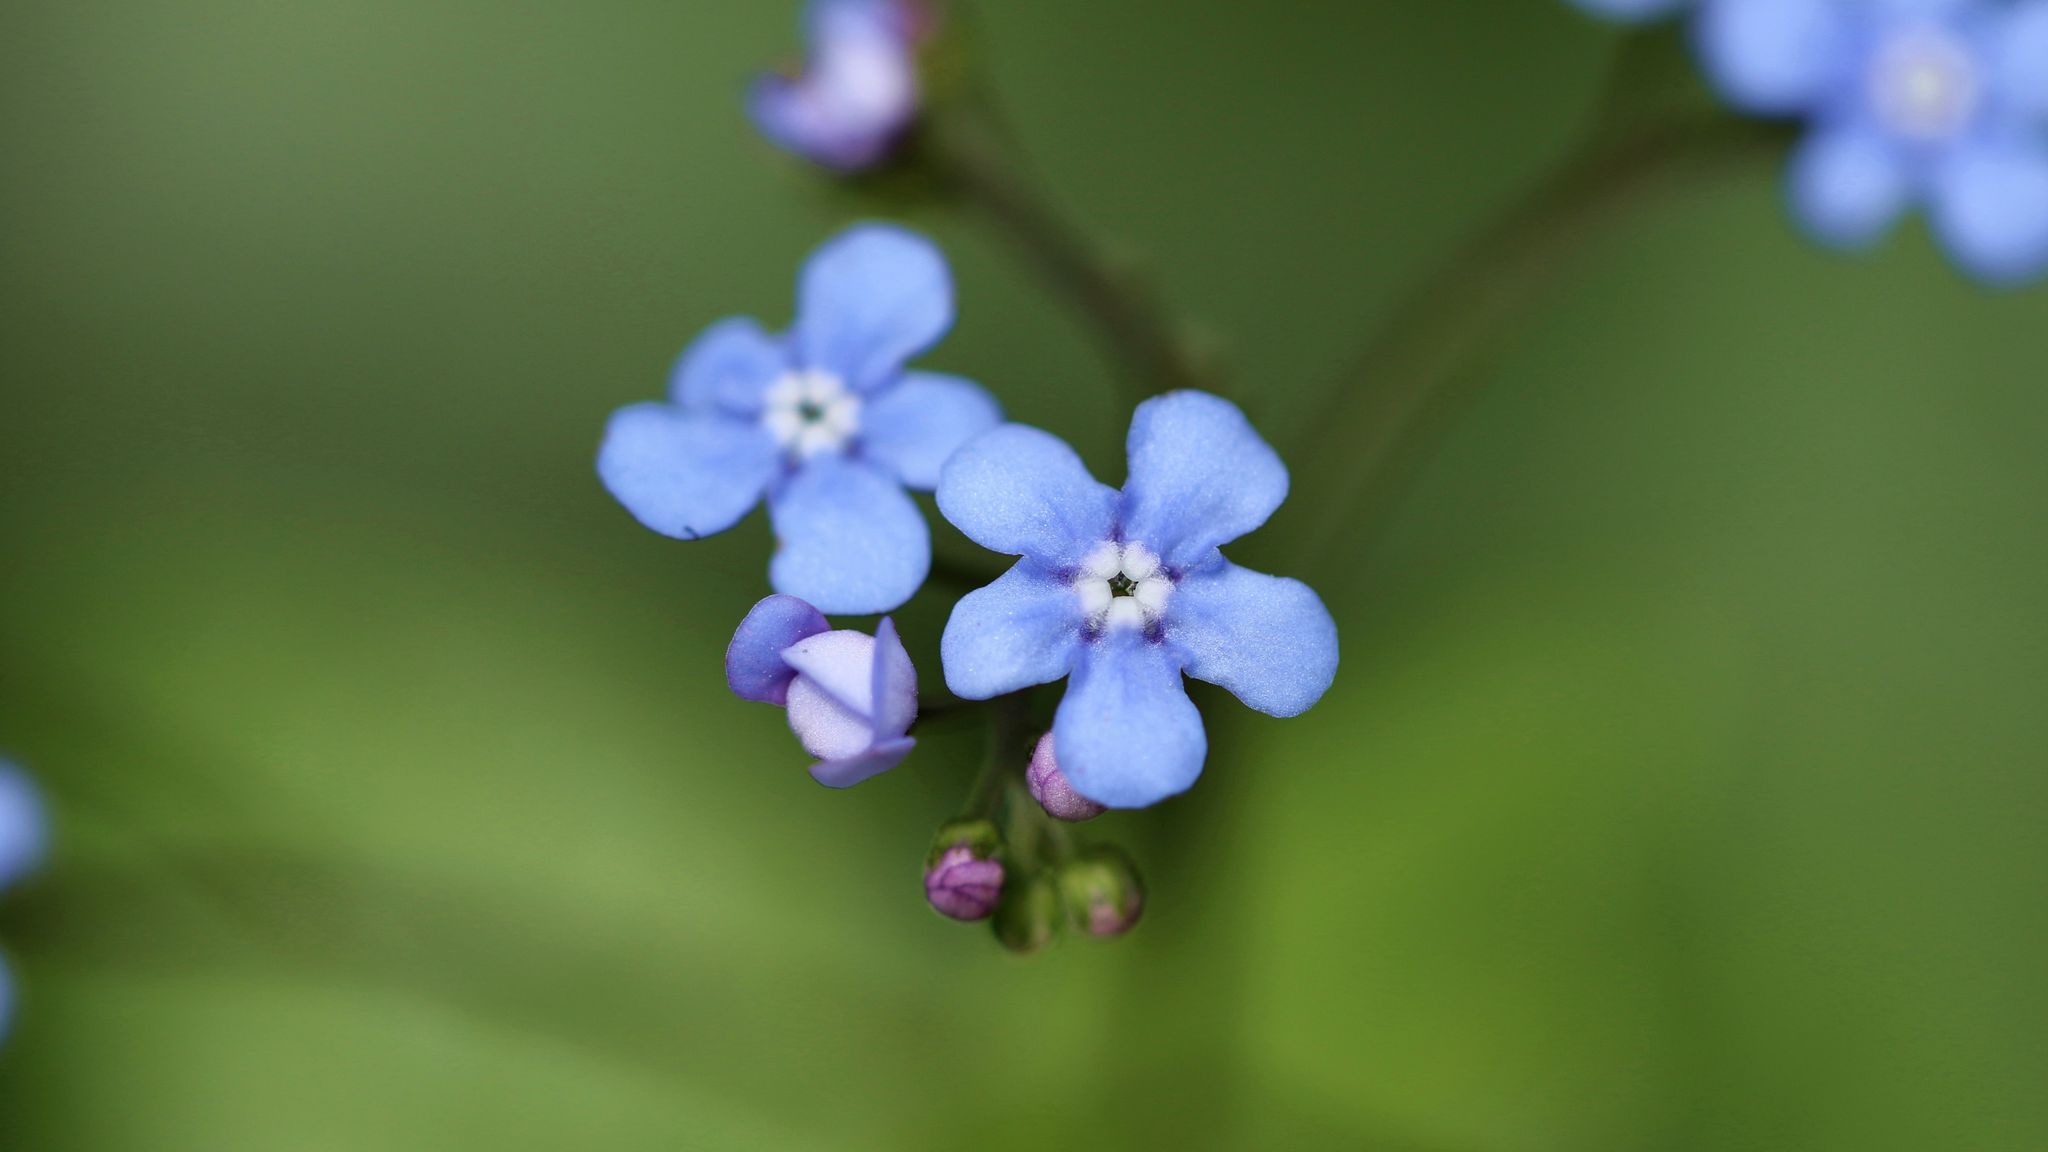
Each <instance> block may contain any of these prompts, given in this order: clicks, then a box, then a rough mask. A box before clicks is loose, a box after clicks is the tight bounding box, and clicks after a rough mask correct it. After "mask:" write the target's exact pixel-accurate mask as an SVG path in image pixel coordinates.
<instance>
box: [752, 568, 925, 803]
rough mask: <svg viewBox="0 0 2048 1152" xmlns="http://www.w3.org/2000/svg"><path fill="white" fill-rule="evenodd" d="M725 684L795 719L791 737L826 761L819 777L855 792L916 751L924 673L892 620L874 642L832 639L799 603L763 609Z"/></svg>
mask: <svg viewBox="0 0 2048 1152" xmlns="http://www.w3.org/2000/svg"><path fill="white" fill-rule="evenodd" d="M725 682H726V684H727V685H729V686H730V687H731V688H732V690H733V692H734V693H735V694H736V695H738V696H739V697H741V698H742V699H746V700H754V701H758V702H760V703H762V704H774V705H776V706H778V707H781V708H785V709H787V710H788V711H789V727H790V731H792V732H794V733H796V737H797V740H798V742H799V743H801V744H802V745H803V746H804V751H806V752H809V753H810V754H811V755H813V756H815V757H817V758H818V762H817V763H816V764H813V765H811V776H812V778H813V779H815V780H817V782H818V783H820V784H824V785H827V786H828V787H832V788H850V787H852V786H853V785H855V784H858V783H860V782H861V781H863V780H866V779H867V778H869V777H870V776H875V775H878V774H880V773H883V772H887V771H888V770H889V769H891V768H894V767H895V766H896V765H898V764H900V763H902V762H903V758H904V757H905V756H908V755H909V754H910V750H911V748H912V747H914V746H915V745H916V744H917V741H916V740H914V739H912V738H911V737H910V736H909V735H907V733H908V732H909V731H910V724H911V722H912V721H914V720H916V719H917V669H916V668H915V667H913V666H912V665H911V663H910V653H909V652H907V651H905V650H904V648H903V641H902V640H901V639H900V638H899V637H898V636H897V635H896V622H895V621H893V620H890V619H889V618H888V617H886V616H885V617H883V618H882V623H881V625H880V626H879V627H877V628H876V629H875V634H874V635H873V636H868V635H865V634H863V633H860V632H854V631H848V630H841V631H837V632H835V631H833V630H832V625H830V624H829V623H827V622H826V620H825V617H824V615H823V614H821V613H820V612H819V611H818V610H817V609H816V608H813V607H812V606H811V605H809V604H806V603H804V602H803V601H802V600H799V599H797V598H796V597H794V596H770V597H768V598H767V599H765V600H763V601H761V602H760V603H759V604H756V605H754V608H753V610H752V611H750V612H748V613H747V618H746V619H745V620H742V621H740V626H739V630H738V631H737V632H734V633H733V637H732V644H731V645H730V646H729V647H727V648H726V650H725Z"/></svg>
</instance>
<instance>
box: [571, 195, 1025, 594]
mask: <svg viewBox="0 0 2048 1152" xmlns="http://www.w3.org/2000/svg"><path fill="white" fill-rule="evenodd" d="M952 324H953V280H952V274H951V272H950V271H949V270H948V269H947V267H946V261H945V257H944V256H942V255H940V253H939V251H938V249H937V248H935V247H934V246H933V245H932V244H931V243H930V242H929V241H927V240H925V239H924V238H922V237H920V236H917V235H914V234H912V233H910V232H906V231H904V230H902V229H900V228H893V227H888V226H885V225H878V224H867V225H858V226H856V227H854V228H851V229H849V230H847V231H846V232H844V233H841V234H840V235H839V236H838V237H836V238H834V239H833V240H830V241H828V242H827V243H826V244H825V245H824V246H823V247H821V248H819V249H818V251H817V252H816V253H815V254H813V255H812V256H811V258H810V261H809V263H808V264H806V265H805V268H804V272H803V276H802V280H801V283H800V285H799V289H798V298H797V319H796V324H795V326H794V327H793V328H792V329H791V330H790V331H789V332H788V333H786V334H782V335H770V334H768V333H767V332H764V331H763V330H762V328H761V326H760V325H759V324H757V323H755V322H754V321H753V320H749V319H738V318H736V319H730V320H724V321H721V322H719V323H718V324H714V325H713V326H712V327H711V328H710V329H709V330H707V331H706V332H705V333H704V334H703V335H702V336H700V337H699V338H698V339H697V341H696V343H694V344H692V345H691V346H690V348H689V350H688V351H686V352H684V353H683V356H682V359H681V360H680V361H679V362H678V363H677V365H676V369H675V375H674V377H673V379H672V380H671V382H670V387H669V401H668V402H667V403H649V404H635V405H632V406H630V407H627V408H622V409H620V410H619V411H618V412H617V413H615V414H614V415H613V416H612V419H611V424H610V426H609V427H608V428H607V429H606V430H605V437H604V444H603V446H602V447H601V448H600V449H599V451H598V459H597V470H598V475H599V476H600V477H601V478H602V479H603V480H604V484H605V487H606V488H608V489H610V490H611V493H612V495H613V496H615V497H617V498H618V500H619V502H620V503H621V504H624V505H625V506H626V508H627V510H628V511H630V512H632V514H633V515H634V516H635V517H636V518H637V519H639V521H640V522H641V523H642V524H645V525H646V526H647V527H649V528H652V529H654V530H655V531H656V532H660V533H662V534H663V535H667V536H674V537H676V538H678V539H683V540H695V539H697V538H699V537H702V536H709V535H711V534H713V533H716V532H723V531H725V530H726V529H727V528H730V527H732V526H733V525H734V524H735V523H738V521H739V519H740V517H742V516H744V515H746V514H747V512H748V510H750V509H751V508H753V506H754V505H755V503H757V502H758V501H760V500H761V499H762V498H763V497H764V496H765V497H766V498H767V501H768V511H769V515H770V517H771V519H772V520H773V522H774V525H775V534H776V537H777V538H778V540H779V542H780V547H779V548H778V549H777V550H776V554H775V558H774V560H773V562H772V563H771V565H770V567H769V582H770V583H771V584H772V585H773V586H774V588H775V590H776V591H778V592H785V593H788V594H790V595H792V596H801V597H802V598H804V599H806V600H809V601H810V602H811V603H813V604H816V605H817V606H818V607H819V608H821V609H823V610H824V611H827V612H834V613H846V614H858V615H866V614H870V613H876V612H887V611H889V610H891V609H893V608H896V607H898V606H899V605H901V604H902V603H903V602H904V601H906V600H908V599H910V597H911V596H912V595H913V594H915V593H916V592H917V589H918V586H919V585H921V584H923V583H924V578H925V575H926V573H927V572H929V570H930V568H931V533H930V530H929V529H928V528H927V527H926V526H925V522H924V517H923V516H922V515H920V514H919V512H918V509H917V505H916V503H915V502H914V501H912V500H911V498H910V496H909V494H908V493H906V492H905V491H904V489H905V487H910V488H916V489H920V490H929V489H930V488H932V487H933V486H934V485H936V484H937V483H938V479H939V466H940V465H941V464H944V463H945V461H946V458H947V457H948V456H950V455H952V453H953V450H954V449H955V448H958V447H959V446H960V445H961V444H963V443H965V442H966V441H967V440H969V439H970V438H972V437H973V436H975V435H976V434H977V433H980V432H982V431H985V430H987V429H988V428H991V427H993V426H994V425H995V424H996V423H998V422H999V421H1000V420H1001V419H1002V412H1001V409H999V408H998V407H997V406H996V402H995V400H994V399H993V398H991V397H990V396H989V394H988V393H987V392H985V391H983V390H982V388H981V387H980V386H979V385H977V384H974V383H971V382H969V381H966V380H962V379H959V378H958V377H954V376H942V375H938V374H935V373H930V372H909V371H905V370H904V364H905V363H906V362H907V361H908V360H909V359H910V358H911V357H913V356H915V355H917V354H918V353H920V352H923V351H924V350H925V349H927V348H930V347H931V346H932V345H933V344H935V343H937V342H938V340H939V337H941V336H943V335H944V334H945V333H946V330H947V329H949V328H950V327H952Z"/></svg>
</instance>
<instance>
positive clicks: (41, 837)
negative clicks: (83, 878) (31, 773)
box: [0, 760, 50, 888]
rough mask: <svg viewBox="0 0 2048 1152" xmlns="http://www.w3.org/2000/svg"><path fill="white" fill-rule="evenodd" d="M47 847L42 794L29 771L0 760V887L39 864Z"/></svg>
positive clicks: (48, 837)
mask: <svg viewBox="0 0 2048 1152" xmlns="http://www.w3.org/2000/svg"><path fill="white" fill-rule="evenodd" d="M49 848H50V825H49V817H48V814H47V813H46V812H44V810H43V800H42V794H41V793H40V792H38V791H37V790H36V786H35V783H34V782H33V781H31V780H30V779H29V778H28V773H26V772H23V771H22V770H21V769H19V768H17V767H15V766H14V765H12V764H10V763H8V762H7V761H5V760H0V888H5V887H7V886H8V885H10V884H13V883H15V882H16V881H18V880H20V879H21V878H22V877H24V876H27V875H28V874H29V873H30V872H33V871H35V870H36V869H37V868H38V867H40V866H41V865H42V863H43V857H44V856H45V855H47V854H48V853H49Z"/></svg>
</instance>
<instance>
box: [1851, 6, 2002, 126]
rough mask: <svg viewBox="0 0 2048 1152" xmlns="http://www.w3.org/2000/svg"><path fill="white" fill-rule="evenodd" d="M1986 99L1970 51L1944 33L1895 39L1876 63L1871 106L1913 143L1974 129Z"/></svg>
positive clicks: (1929, 32) (1880, 52)
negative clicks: (1975, 120)
mask: <svg viewBox="0 0 2048 1152" xmlns="http://www.w3.org/2000/svg"><path fill="white" fill-rule="evenodd" d="M1983 95H1984V82H1983V78H1982V76H1980V75H1979V69H1978V66H1977V60H1976V58H1975V55H1974V53H1972V52H1971V50H1970V46H1969V45H1968V44H1967V43H1965V42H1964V41H1962V40H1961V39H1959V38H1957V37H1956V36H1953V35H1951V34H1949V33H1947V32H1944V31H1942V30H1940V29H1936V28H1916V29H1913V30H1912V31H1910V32H1905V33H1902V34H1900V35H1898V36H1894V37H1893V38H1892V39H1891V40H1890V41H1889V42H1887V43H1886V44H1884V45H1883V46H1882V47H1880V48H1879V49H1878V51H1877V56H1876V58H1875V59H1874V60H1873V62H1872V64H1871V69H1870V101H1871V104H1872V106H1873V107H1874V108H1875V109H1876V111H1877V117H1878V119H1879V120H1880V121H1882V122H1883V124H1884V126H1885V127H1887V128H1889V129H1891V130H1892V131H1893V132H1895V133H1897V134H1898V135H1900V136H1902V137H1905V138H1906V139H1908V140H1915V141H1920V142H1923V143H1936V142H1939V141H1942V140H1947V139H1950V138H1951V137H1953V136H1955V135H1956V134H1957V133H1958V132H1961V131H1962V130H1963V129H1964V128H1965V127H1967V126H1968V125H1969V123H1970V120H1971V118H1972V117H1973V116H1975V115H1976V113H1977V107H1978V104H1979V102H1980V101H1981V100H1982V99H1983Z"/></svg>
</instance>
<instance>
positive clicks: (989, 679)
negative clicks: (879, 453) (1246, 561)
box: [938, 392, 1337, 808]
mask: <svg viewBox="0 0 2048 1152" xmlns="http://www.w3.org/2000/svg"><path fill="white" fill-rule="evenodd" d="M1127 450H1128V454H1129V477H1128V479H1127V480H1126V481H1125V484H1124V489H1123V491H1122V492H1118V491H1117V490H1115V489H1113V488H1110V487H1108V486H1106V485H1104V484H1101V483H1098V482H1097V481H1096V480H1095V479H1094V478H1093V477H1091V476H1090V475H1089V474H1088V470H1087V468H1086V467H1085V466H1084V465H1083V464H1082V463H1081V459H1080V457H1079V456H1077V455H1075V453H1074V450H1073V449H1072V448H1069V447H1068V446H1067V445H1066V444H1065V443H1064V442H1062V441H1061V440H1059V439H1058V438H1056V437H1054V436H1052V435H1051V434H1049V433H1046V432H1042V431H1039V430H1038V429H1036V428H1029V427H1025V426H1023V425H1018V424H1009V425H1004V426H1002V427H1000V428H997V429H995V430H993V431H991V432H989V433H987V434H985V435H983V436H981V437H979V438H977V439H975V440H974V441H972V442H970V443H969V444H968V445H967V446H966V447H965V448H962V449H961V450H960V452H959V453H958V454H957V455H955V456H954V457H953V459H952V460H951V461H950V462H948V463H947V465H946V468H945V472H944V475H943V476H942V477H941V478H940V481H939V495H938V499H939V509H940V511H942V512H943V513H944V514H945V516H946V519H948V520H950V521H952V522H953V524H954V525H956V526H957V527H959V528H960V530H961V531H963V532H965V533H966V534H967V535H968V536H969V537H971V538H972V539H973V540H975V541H976V542H977V543H979V544H981V545H982V546H983V547H986V548H989V549H991V550H993V551H997V552H1004V553H1008V554H1011V555H1015V556H1019V557H1021V559H1019V560H1018V562H1017V564H1016V565H1015V566H1014V567H1012V568H1011V569H1010V570H1009V571H1008V572H1007V573H1005V574H1004V575H1003V576H1002V577H1001V578H999V579H998V580H996V582H995V583H993V584H990V585H989V586H988V587H986V588H983V589H980V590H979V591H976V592H973V593H970V594H969V595H968V596H967V597H966V598H964V599H962V600H961V601H960V603H959V604H958V605H956V606H955V607H954V609H953V615H952V618H951V619H950V620H948V621H947V623H946V632H945V636H944V639H943V641H942V645H941V654H942V656H943V658H944V661H945V671H946V684H947V686H948V687H949V688H951V689H952V690H953V692H954V693H955V694H956V695H959V696H961V697H964V698H967V699H974V700H980V699H987V698H990V697H993V696H998V695H1001V694H1003V693H1007V692H1014V691H1017V690H1018V689H1021V688H1026V687H1029V686H1031V685H1034V684H1045V683H1050V682H1051V681H1054V680H1058V679H1059V678H1061V677H1063V676H1071V679H1070V681H1069V683H1068V685H1067V691H1066V696H1065V698H1064V699H1063V700H1062V701H1061V703H1060V706H1059V711H1058V713H1057V715H1056V716H1055V718H1054V721H1053V745H1054V750H1055V753H1056V755H1057V758H1058V762H1059V764H1060V767H1061V770H1062V771H1063V772H1064V773H1065V774H1066V776H1067V779H1068V780H1069V781H1070V782H1071V783H1072V785H1073V786H1074V788H1075V789H1076V790H1078V791H1079V792H1080V793H1081V794H1082V795H1084V796H1086V797H1088V798H1089V799H1091V800H1094V801H1096V802H1098V803H1101V804H1106V805H1109V806H1110V807H1113V808H1141V807H1144V806H1146V805H1149V804H1153V803H1156V802H1158V801H1160V800H1163V799H1165V798H1166V797H1168V796H1171V795H1174V794H1175V793H1178V792H1181V791H1183V790H1185V789H1186V788H1187V787H1188V786H1189V785H1191V784H1193V783H1194V782H1195V778H1196V777H1197V776H1198V775H1200V774H1201V771H1202V762H1203V759H1204V757H1205V756H1206V755H1207V752H1208V737H1207V735H1206V734H1205V733H1204V731H1203V728H1202V717H1201V714H1200V713H1199V712H1197V711H1196V710H1195V706H1194V703H1193V702H1192V701H1190V700H1189V699H1188V696H1187V691H1186V688H1185V686H1184V685H1183V684H1182V681H1181V677H1182V675H1183V673H1185V674H1186V675H1188V676H1192V677H1194V678H1195V679H1197V680H1205V681H1208V682H1209V683H1212V684H1217V685H1221V686H1222V687H1224V688H1227V689H1229V690H1230V691H1231V692H1232V693H1234V694H1236V696H1237V697H1238V699H1240V700H1242V701H1244V702H1245V703H1246V704H1248V705H1250V706H1251V707H1253V708H1256V709H1258V710H1259V711H1261V712H1266V713H1269V714H1271V715H1275V716H1293V715H1297V714H1299V713H1301V712H1303V711H1305V710H1307V709H1308V707H1309V706H1310V705H1312V704H1314V703H1315V702H1316V701H1317V700H1319V699H1321V698H1322V695H1323V692H1324V691H1325V690H1326V689H1328V688H1329V686H1330V682H1331V680H1332V679H1333V678H1334V677H1335V676H1336V672H1337V626H1336V624H1335V623H1334V622H1333V621H1332V620H1331V619H1330V613H1329V611H1328V610H1327V609H1325V608H1324V607H1323V602H1322V600H1321V599H1319V598H1318V597H1317V596H1316V594H1315V593H1314V592H1313V591H1311V590H1310V589H1309V587H1308V586H1307V585H1305V584H1302V583H1301V582H1299V581H1297V580H1288V579H1283V578H1280V577H1276V576H1267V575H1263V574H1261V573H1258V572H1253V571H1250V570H1248V569H1245V568H1240V567H1238V566H1237V565H1236V564H1233V563H1231V562H1230V561H1228V560H1226V559H1224V558H1223V555H1222V553H1221V552H1219V551H1218V550H1217V549H1218V547H1219V546H1220V545H1223V544H1228V543H1229V542H1231V541H1232V540H1235V539H1237V538H1238V537H1240V536H1242V535H1244V534H1245V533H1247V532H1250V531H1251V530H1253V529H1254V528H1257V527H1258V526H1259V525H1261V524H1263V523H1265V521H1266V518H1267V517H1268V516H1270V515H1272V514H1273V512H1274V510H1275V509H1277V508H1279V506H1280V504H1281V502H1282V501H1283V500H1284V499H1286V496H1287V469H1286V467H1285V466H1284V465H1283V464H1282V463H1281V462H1280V458H1279V456H1278V455H1277V454H1275V453H1274V451H1273V450H1272V448H1270V447H1268V446H1267V444H1266V442H1265V441H1264V440H1262V439H1260V438H1259V435H1258V433H1257V432H1255V431H1254V430H1253V429H1252V427H1251V424H1250V423H1249V422H1248V421H1247V420H1246V419H1245V417H1244V414H1243V413H1242V412H1240V411H1238V410H1237V408H1236V407H1235V406H1233V405H1231V404H1230V403H1229V402H1227V401H1224V400H1221V399H1218V398H1217V397H1215V396H1211V395H1209V394H1207V393H1203V392H1174V393H1169V394H1168V395H1165V396H1159V397H1155V398H1153V399H1151V400H1148V401H1146V402H1144V403H1143V404H1140V405H1139V406H1138V410H1137V412H1136V414H1135V415H1134V416H1133V417H1132V420H1131V430H1130V436H1129V440H1128V443H1127Z"/></svg>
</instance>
